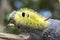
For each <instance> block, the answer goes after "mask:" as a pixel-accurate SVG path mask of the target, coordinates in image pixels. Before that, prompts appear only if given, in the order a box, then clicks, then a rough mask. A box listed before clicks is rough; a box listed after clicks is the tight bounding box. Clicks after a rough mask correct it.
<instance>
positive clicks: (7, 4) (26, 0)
mask: <svg viewBox="0 0 60 40" xmlns="http://www.w3.org/2000/svg"><path fill="white" fill-rule="evenodd" d="M25 7H26V8H31V9H34V10H36V11H37V12H39V13H40V14H41V15H43V16H45V17H47V18H48V17H51V18H54V19H60V2H59V0H0V25H1V26H2V24H5V25H6V24H7V17H8V14H10V13H11V12H12V11H14V10H18V9H20V8H25Z"/></svg>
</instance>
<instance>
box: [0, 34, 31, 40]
mask: <svg viewBox="0 0 60 40" xmlns="http://www.w3.org/2000/svg"><path fill="white" fill-rule="evenodd" d="M29 37H30V35H28V34H27V35H25V34H20V35H14V34H7V33H0V38H2V39H12V40H27V39H29Z"/></svg>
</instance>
